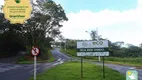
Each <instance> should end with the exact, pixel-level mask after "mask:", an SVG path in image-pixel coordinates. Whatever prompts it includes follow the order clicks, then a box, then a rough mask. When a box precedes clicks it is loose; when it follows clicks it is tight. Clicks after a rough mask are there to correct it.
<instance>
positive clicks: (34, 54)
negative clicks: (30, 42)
mask: <svg viewBox="0 0 142 80" xmlns="http://www.w3.org/2000/svg"><path fill="white" fill-rule="evenodd" d="M31 53H32V55H33V56H34V80H36V63H37V61H36V56H37V55H38V54H39V49H38V48H37V47H33V48H32V50H31Z"/></svg>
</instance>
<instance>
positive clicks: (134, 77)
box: [126, 70, 138, 80]
mask: <svg viewBox="0 0 142 80" xmlns="http://www.w3.org/2000/svg"><path fill="white" fill-rule="evenodd" d="M126 80H138V72H137V71H136V70H128V71H127V72H126Z"/></svg>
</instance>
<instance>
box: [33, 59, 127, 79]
mask: <svg viewBox="0 0 142 80" xmlns="http://www.w3.org/2000/svg"><path fill="white" fill-rule="evenodd" d="M83 65H84V66H83V67H84V69H83V72H84V78H83V80H125V76H124V75H122V74H120V73H119V72H118V71H115V70H112V69H109V68H107V67H105V70H106V71H105V74H106V78H105V79H103V78H102V67H100V66H97V65H95V64H89V63H83ZM30 80H33V77H32V78H31V79H30ZM37 80H81V79H80V63H79V62H68V63H64V64H61V65H58V66H56V67H53V68H51V69H49V70H47V71H45V72H44V73H42V74H39V75H37Z"/></svg>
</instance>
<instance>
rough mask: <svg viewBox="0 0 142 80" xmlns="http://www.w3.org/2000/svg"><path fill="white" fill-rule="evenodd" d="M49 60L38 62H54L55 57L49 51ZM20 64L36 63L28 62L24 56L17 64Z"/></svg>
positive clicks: (38, 61) (39, 61)
mask: <svg viewBox="0 0 142 80" xmlns="http://www.w3.org/2000/svg"><path fill="white" fill-rule="evenodd" d="M48 55H49V56H50V57H49V60H37V63H44V62H53V61H55V59H54V57H53V55H52V54H51V52H50V50H48ZM16 63H18V64H33V63H34V61H29V60H26V59H25V57H24V56H22V57H20V58H19V60H18V61H17V62H16Z"/></svg>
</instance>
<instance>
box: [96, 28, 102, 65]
mask: <svg viewBox="0 0 142 80" xmlns="http://www.w3.org/2000/svg"><path fill="white" fill-rule="evenodd" d="M96 35H97V41H99V40H100V38H99V34H98V28H96ZM98 59H99V62H100V61H101V58H100V56H98Z"/></svg>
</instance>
